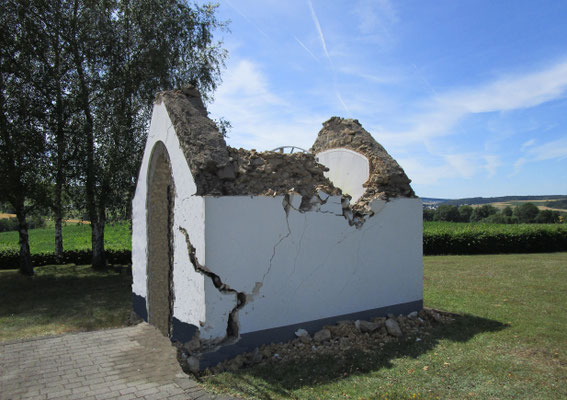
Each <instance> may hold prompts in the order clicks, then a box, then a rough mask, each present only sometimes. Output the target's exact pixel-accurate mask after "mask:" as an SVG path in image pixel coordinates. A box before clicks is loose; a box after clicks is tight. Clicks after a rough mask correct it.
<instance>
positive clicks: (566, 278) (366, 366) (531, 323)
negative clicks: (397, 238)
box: [204, 253, 567, 399]
mask: <svg viewBox="0 0 567 400" xmlns="http://www.w3.org/2000/svg"><path fill="white" fill-rule="evenodd" d="M424 286H425V289H424V299H425V305H426V306H428V307H433V308H438V309H442V310H446V311H451V312H455V313H459V314H460V317H457V318H456V321H455V322H454V323H453V324H451V325H442V326H439V327H437V328H436V329H435V330H434V331H433V332H432V334H431V335H430V336H428V337H426V338H425V339H424V340H423V341H421V342H406V343H402V344H387V345H386V346H385V347H384V348H383V349H382V350H381V349H379V348H376V349H368V353H352V354H349V355H347V357H346V358H345V359H338V358H337V359H335V358H331V357H319V358H315V359H313V360H303V361H301V362H298V363H293V362H290V363H287V364H276V365H268V366H256V367H252V368H249V369H244V370H240V371H238V372H225V373H222V374H219V375H215V376H209V377H206V378H205V380H204V384H205V386H206V387H207V388H208V389H209V390H213V391H216V392H219V393H233V394H238V395H241V396H244V397H246V398H260V399H289V398H292V399H294V398H301V399H344V398H351V399H385V398H388V399H413V398H425V399H430V398H431V399H469V398H470V399H564V398H567V314H566V313H565V310H566V305H567V253H553V254H526V255H490V256H430V257H425V258H424Z"/></svg>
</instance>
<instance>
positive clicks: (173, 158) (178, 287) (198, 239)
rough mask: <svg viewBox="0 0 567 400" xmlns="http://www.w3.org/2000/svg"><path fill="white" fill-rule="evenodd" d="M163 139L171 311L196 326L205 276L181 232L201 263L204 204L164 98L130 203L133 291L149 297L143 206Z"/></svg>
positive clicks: (154, 117) (157, 107) (156, 108)
mask: <svg viewBox="0 0 567 400" xmlns="http://www.w3.org/2000/svg"><path fill="white" fill-rule="evenodd" d="M158 141H161V142H163V143H164V145H165V147H166V149H167V152H168V154H169V159H170V163H171V170H172V175H173V183H174V186H175V201H174V211H173V212H174V221H173V260H174V264H173V287H174V293H175V301H174V307H173V317H175V318H177V319H178V320H180V321H182V322H186V323H190V324H193V325H195V326H199V323H200V321H204V319H205V289H204V286H205V282H204V277H203V275H202V274H200V273H197V272H196V271H195V270H194V268H193V265H192V264H191V262H190V260H189V253H188V251H187V244H186V241H185V236H184V235H183V233H182V232H181V231H180V230H179V227H183V228H185V229H186V230H187V232H188V234H189V237H190V240H191V243H192V244H193V246H194V247H195V249H196V255H197V258H198V259H199V260H200V262H201V263H202V264H204V263H205V204H204V199H203V198H202V197H200V196H195V195H194V194H195V192H196V185H195V182H194V180H193V176H192V174H191V171H190V169H189V166H188V165H187V161H186V159H185V156H184V154H183V151H182V150H181V146H180V144H179V140H178V138H177V135H176V134H175V131H174V128H173V124H172V123H171V120H170V119H169V115H168V114H167V110H166V108H165V105H164V104H163V103H161V104H156V105H154V109H153V114H152V120H151V125H150V130H149V133H148V138H147V142H146V148H145V150H144V156H143V158H142V164H141V167H140V176H139V178H138V185H137V187H136V193H135V195H134V199H133V204H132V278H133V281H132V291H133V292H134V293H135V294H137V295H139V296H142V297H144V298H147V275H146V268H147V260H148V255H147V215H146V213H147V210H146V198H147V193H148V188H147V182H148V173H149V171H148V166H149V164H150V159H151V155H152V150H153V148H154V146H155V144H156V143H157V142H158Z"/></svg>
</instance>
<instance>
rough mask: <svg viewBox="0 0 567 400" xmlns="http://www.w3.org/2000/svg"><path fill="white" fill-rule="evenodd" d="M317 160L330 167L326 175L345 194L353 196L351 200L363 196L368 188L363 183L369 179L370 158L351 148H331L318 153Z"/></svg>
mask: <svg viewBox="0 0 567 400" xmlns="http://www.w3.org/2000/svg"><path fill="white" fill-rule="evenodd" d="M316 157H317V161H319V162H320V163H321V164H323V165H324V166H325V167H327V168H329V171H327V172H325V176H326V177H327V178H329V179H330V180H331V182H333V185H335V186H336V187H338V188H341V190H342V191H343V193H344V194H348V195H350V196H351V202H352V203H356V201H357V200H358V199H359V198H360V197H362V195H363V194H364V192H365V191H366V189H365V188H364V187H363V184H364V183H365V182H366V181H367V180H368V176H369V164H368V158H366V157H365V156H363V155H362V154H360V153H357V152H356V151H352V150H349V149H342V148H339V149H330V150H325V151H322V152H320V153H317V156H316Z"/></svg>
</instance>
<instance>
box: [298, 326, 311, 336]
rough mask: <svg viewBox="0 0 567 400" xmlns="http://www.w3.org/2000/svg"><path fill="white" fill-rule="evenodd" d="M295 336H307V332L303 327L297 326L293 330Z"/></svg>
mask: <svg viewBox="0 0 567 400" xmlns="http://www.w3.org/2000/svg"><path fill="white" fill-rule="evenodd" d="M295 336H297V337H301V336H309V332H307V331H306V330H305V329H303V328H299V329H298V330H296V331H295Z"/></svg>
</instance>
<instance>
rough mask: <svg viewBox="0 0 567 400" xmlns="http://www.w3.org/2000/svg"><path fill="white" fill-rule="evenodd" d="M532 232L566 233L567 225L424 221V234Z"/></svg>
mask: <svg viewBox="0 0 567 400" xmlns="http://www.w3.org/2000/svg"><path fill="white" fill-rule="evenodd" d="M533 231H550V232H553V231H567V224H485V223H463V222H446V221H424V222H423V233H424V234H442V233H449V234H451V233H501V234H507V233H511V234H521V233H529V232H533Z"/></svg>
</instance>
